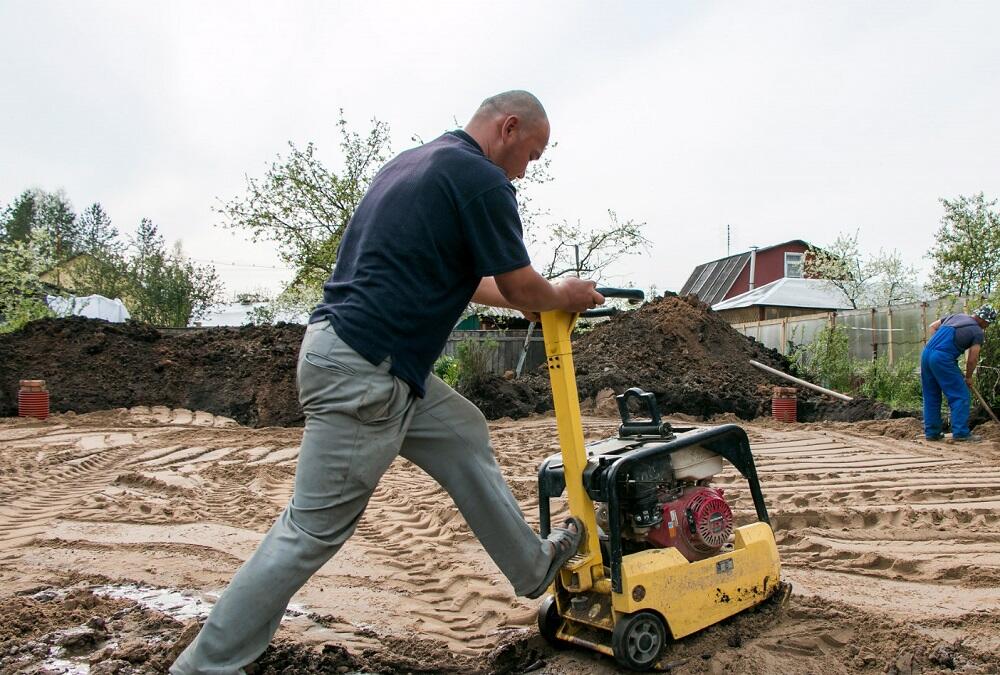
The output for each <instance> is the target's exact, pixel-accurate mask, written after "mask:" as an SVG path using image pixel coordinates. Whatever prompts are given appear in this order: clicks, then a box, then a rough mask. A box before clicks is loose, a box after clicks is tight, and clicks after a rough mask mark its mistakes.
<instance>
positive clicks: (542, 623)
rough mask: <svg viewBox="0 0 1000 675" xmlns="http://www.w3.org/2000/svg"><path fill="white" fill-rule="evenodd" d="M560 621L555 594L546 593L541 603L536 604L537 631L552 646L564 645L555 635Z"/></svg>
mask: <svg viewBox="0 0 1000 675" xmlns="http://www.w3.org/2000/svg"><path fill="white" fill-rule="evenodd" d="M561 623H562V617H560V616H559V607H557V606H556V596H554V595H546V596H545V599H544V600H542V604H541V605H539V606H538V632H539V633H541V634H542V637H543V638H545V641H546V642H548V643H549V644H550V645H552V646H553V647H564V646H565V645H564V644H563V643H562V641H561V640H559V638H557V637H556V631H558V630H559V625H560V624H561Z"/></svg>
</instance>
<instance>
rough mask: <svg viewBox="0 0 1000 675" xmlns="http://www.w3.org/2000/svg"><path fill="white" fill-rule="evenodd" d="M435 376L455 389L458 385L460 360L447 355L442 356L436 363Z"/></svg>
mask: <svg viewBox="0 0 1000 675" xmlns="http://www.w3.org/2000/svg"><path fill="white" fill-rule="evenodd" d="M434 374H435V375H437V376H438V377H440V378H441V379H442V380H444V382H445V384H447V385H448V386H449V387H451V388H452V389H454V388H455V386H456V385H458V359H456V358H455V357H454V356H448V355H447V354H445V355H442V356H441V357H439V358H438V360H437V361H435V362H434Z"/></svg>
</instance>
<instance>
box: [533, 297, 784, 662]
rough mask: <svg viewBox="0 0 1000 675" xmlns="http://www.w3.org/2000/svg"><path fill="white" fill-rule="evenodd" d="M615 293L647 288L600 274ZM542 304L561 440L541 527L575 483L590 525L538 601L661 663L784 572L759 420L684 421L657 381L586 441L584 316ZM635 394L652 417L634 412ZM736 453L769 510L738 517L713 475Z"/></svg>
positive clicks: (543, 495)
mask: <svg viewBox="0 0 1000 675" xmlns="http://www.w3.org/2000/svg"><path fill="white" fill-rule="evenodd" d="M597 290H598V292H600V293H601V294H603V295H604V296H605V297H611V298H615V297H620V298H628V299H630V300H632V301H638V300H641V299H642V298H643V293H642V291H641V290H637V289H611V288H599V289H597ZM613 312H614V310H613V309H611V308H608V309H598V310H591V311H590V312H584V313H583V314H579V315H578V314H569V313H566V312H561V311H552V312H544V313H543V314H542V331H543V337H544V341H545V353H546V357H547V361H548V369H549V376H550V378H551V381H552V397H553V402H554V405H555V412H556V423H557V425H558V430H559V444H560V448H561V452H560V454H558V455H553V456H552V457H549V458H548V459H546V460H545V461H544V462H543V463H542V465H541V467H540V468H539V471H538V491H539V511H540V516H541V531H542V536H548V534H549V533H550V531H551V517H550V508H551V507H550V500H551V499H553V498H555V497H559V496H561V495H562V494H563V491H565V492H566V493H567V495H568V501H569V511H570V514H571V515H573V516H576V517H577V518H579V519H580V520H581V521H582V522H583V523H584V525H585V527H586V533H585V536H584V538H583V541H582V542H581V544H580V548H579V549H578V551H577V554H576V555H575V556H574V557H573V558H571V559H570V560H569V562H567V563H566V564H565V565H564V566H563V567H562V569H561V570H560V571H559V574H558V575H557V576H556V579H555V581H554V583H553V584H552V586H551V587H550V588H549V595H547V596H546V597H545V599H544V600H543V602H542V605H541V606H540V607H539V610H538V627H539V630H540V631H541V633H542V635H543V636H544V637H545V638H546V639H547V640H548V641H549V642H551V643H552V644H554V645H556V646H560V645H565V644H566V643H571V644H574V645H579V646H582V647H586V648H589V649H593V650H596V651H598V652H601V653H603V654H607V655H608V656H612V657H614V659H615V660H616V661H618V663H619V664H621V665H622V666H625V667H626V668H630V669H633V670H648V669H651V668H656V667H657V664H658V662H659V659H660V653H661V651H662V650H663V647H664V646H665V645H666V644H667V641H668V639H675V640H676V639H679V638H682V637H684V636H686V635H690V634H691V633H694V632H696V631H698V630H701V629H703V628H706V627H707V626H711V625H712V624H714V623H717V622H718V621H721V620H723V619H725V618H727V617H730V616H732V615H734V614H737V613H739V612H741V611H744V610H746V609H749V608H751V607H754V606H756V605H759V604H760V603H762V602H764V601H765V600H767V599H768V598H769V597H771V596H772V595H773V594H774V593H775V592H777V591H778V590H779V588H780V587H782V585H781V584H780V581H779V572H780V563H779V561H778V548H777V545H776V544H775V541H774V533H773V532H772V531H771V526H770V524H769V521H768V517H767V508H766V507H765V505H764V497H763V495H762V494H761V490H760V482H759V480H758V479H757V470H756V468H755V466H754V461H753V455H752V454H751V452H750V442H749V440H748V438H747V435H746V432H745V431H744V430H743V429H742V428H740V427H739V426H736V425H734V424H726V425H722V426H716V427H702V428H696V427H687V428H679V427H671V425H670V424H668V423H667V422H664V421H662V420H661V418H660V414H659V411H658V409H657V405H656V399H655V397H654V395H653V394H651V393H646V392H643V391H642V390H640V389H637V388H635V389H629V390H628V391H626V392H625V393H624V394H622V395H621V396H618V397H617V402H618V409H619V412H620V414H621V419H622V423H621V426H620V427H619V430H618V435H617V436H616V437H612V438H608V439H606V440H603V441H598V442H594V443H590V444H587V445H585V444H584V440H583V427H582V424H581V421H580V404H579V399H578V398H577V388H576V374H575V371H574V368H573V355H572V347H571V344H570V333H571V332H572V330H573V326H574V325H575V323H576V320H577V318H578V317H594V316H608V315H610V314H612V313H613ZM630 403H632V407H635V403H638V404H639V408H640V409H641V410H642V411H643V413H644V417H648V419H638V418H633V415H632V412H630V405H629V404H630ZM723 460H727V461H728V462H729V463H731V464H732V465H733V466H734V467H735V468H736V470H737V471H739V472H740V474H741V475H742V476H743V478H745V479H746V481H747V483H748V484H749V488H750V495H751V497H752V498H753V504H754V508H755V510H756V514H757V522H754V523H751V524H749V525H744V526H741V527H734V519H733V512H732V510H731V508H730V506H729V505H728V504H727V503H726V500H725V496H724V494H723V491H722V489H721V488H716V487H712V486H711V484H710V481H711V479H712V477H713V476H716V475H718V474H719V473H721V472H722V469H723Z"/></svg>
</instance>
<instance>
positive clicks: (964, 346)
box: [920, 305, 997, 441]
mask: <svg viewBox="0 0 1000 675" xmlns="http://www.w3.org/2000/svg"><path fill="white" fill-rule="evenodd" d="M996 318H997V312H996V310H995V309H993V308H992V307H990V306H989V305H983V306H982V307H980V308H979V309H977V310H976V311H975V312H973V313H972V314H971V315H970V314H949V315H948V316H946V317H943V318H941V319H938V320H937V321H935V322H934V323H932V324H931V326H930V328H931V333H932V335H931V339H930V340H928V341H927V344H926V345H925V346H924V350H923V352H922V353H921V355H920V384H921V388H922V390H923V397H924V436H926V438H927V439H928V440H931V441H936V440H939V439H941V438H943V436H944V434H942V433H941V395H942V393H943V394H944V396H945V397H946V398H947V400H948V408H949V409H950V410H951V437H952V438H953V439H955V440H956V441H969V440H979V437H978V436H975V435H973V434H970V433H969V401H970V396H969V387H971V386H972V376H973V375H974V374H975V372H976V365H977V364H978V363H979V349H980V346H981V345H982V344H983V340H984V339H985V336H986V334H985V332H984V329H985V328H986V327H987V326H989V325H990V324H991V323H992V322H993V321H995V320H996ZM966 350H968V351H969V355H968V357H967V358H966V361H965V378H964V380H963V378H962V371H961V370H959V368H958V357H959V356H961V355H962V352H964V351H966Z"/></svg>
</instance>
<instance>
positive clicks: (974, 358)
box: [965, 345, 979, 384]
mask: <svg viewBox="0 0 1000 675" xmlns="http://www.w3.org/2000/svg"><path fill="white" fill-rule="evenodd" d="M978 363H979V345H972V346H971V347H969V354H968V356H966V357H965V381H966V382H968V383H969V384H972V376H973V375H974V374H975V372H976V365H977V364H978Z"/></svg>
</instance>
